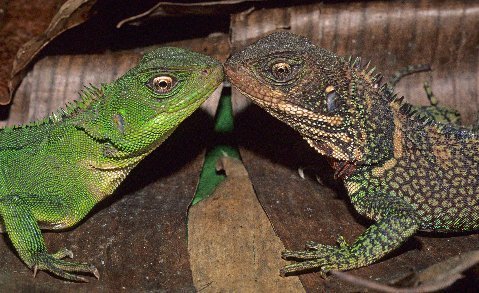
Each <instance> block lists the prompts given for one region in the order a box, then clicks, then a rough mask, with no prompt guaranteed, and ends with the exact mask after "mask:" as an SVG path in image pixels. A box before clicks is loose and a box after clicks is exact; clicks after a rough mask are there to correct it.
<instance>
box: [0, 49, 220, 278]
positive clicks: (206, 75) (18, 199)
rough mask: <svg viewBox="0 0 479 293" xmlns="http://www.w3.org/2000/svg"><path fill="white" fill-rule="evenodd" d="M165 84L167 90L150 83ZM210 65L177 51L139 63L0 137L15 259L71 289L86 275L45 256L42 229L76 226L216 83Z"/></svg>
mask: <svg viewBox="0 0 479 293" xmlns="http://www.w3.org/2000/svg"><path fill="white" fill-rule="evenodd" d="M155 78H156V80H158V78H160V79H162V78H167V79H170V78H171V80H172V81H173V82H172V83H171V84H170V85H168V84H161V86H163V87H164V88H161V89H160V90H159V86H160V85H158V84H154V83H153V82H152V81H153V80H154V79H155ZM222 80H223V72H222V68H221V64H220V63H218V62H217V61H216V60H214V59H212V58H210V57H207V56H204V55H201V54H198V53H194V52H190V51H187V50H184V49H179V48H160V49H157V50H155V51H152V52H150V53H148V54H146V55H145V56H144V57H143V59H142V60H141V61H140V63H139V64H138V65H137V66H136V67H134V68H133V69H131V70H129V71H128V72H127V73H126V74H125V75H124V76H122V77H121V78H119V79H118V80H116V81H114V82H113V83H111V84H106V85H103V86H102V87H101V89H96V88H93V87H92V88H89V89H86V90H85V91H84V92H82V93H81V96H80V99H79V100H78V101H76V102H75V103H73V104H70V105H67V106H66V108H65V109H64V110H59V111H58V112H57V113H55V114H52V115H51V116H49V117H48V118H46V119H44V120H41V121H38V122H34V123H31V124H28V125H24V126H20V127H14V128H6V129H2V130H0V170H1V172H2V173H1V176H0V215H1V217H2V220H3V223H4V228H5V229H6V232H7V234H8V236H9V238H10V240H11V241H12V243H13V246H14V247H15V249H16V250H17V251H18V254H19V255H20V257H21V259H22V260H23V261H24V262H25V263H26V264H27V265H28V267H30V268H33V269H34V270H35V272H36V270H37V269H41V270H47V271H50V272H51V273H53V274H55V275H57V276H60V277H63V278H66V279H70V280H76V281H85V279H84V278H82V277H80V276H78V275H75V274H72V273H70V272H90V273H93V274H94V275H95V276H97V277H98V271H97V270H96V268H95V267H94V266H91V265H88V264H80V263H73V262H66V261H64V260H62V259H61V258H64V257H65V256H70V257H72V253H71V252H70V251H68V250H67V249H62V250H60V251H59V252H58V253H56V254H49V253H48V252H47V249H46V247H45V243H44V240H43V237H42V234H41V232H40V228H48V229H62V228H67V227H71V226H72V225H75V224H76V223H78V222H79V221H80V220H81V219H82V218H83V217H85V215H86V214H87V213H88V212H89V211H90V210H91V209H92V207H93V206H94V205H95V204H96V203H98V202H99V201H100V200H102V199H103V198H104V197H106V196H108V195H110V194H111V193H112V192H113V191H114V190H115V189H116V187H117V186H118V185H119V184H120V182H121V181H122V180H123V179H124V178H125V177H126V175H127V174H128V173H129V172H130V170H131V169H132V168H133V167H134V166H135V165H136V164H137V163H138V162H139V161H140V160H141V159H143V158H144V157H145V156H146V155H147V154H148V153H150V152H151V151H153V150H154V149H155V148H156V147H157V146H159V145H160V144H161V143H162V142H163V141H164V140H165V139H166V138H167V137H168V135H169V134H171V133H172V132H173V130H174V129H175V128H176V127H177V126H178V124H179V123H180V122H181V121H183V120H184V119H185V118H186V117H188V116H189V115H190V114H191V113H192V112H193V111H194V110H196V109H197V108H198V107H199V106H200V105H201V104H202V103H203V102H204V101H205V100H206V98H207V97H208V96H209V95H210V94H211V93H212V92H213V91H214V89H215V88H217V86H218V85H219V84H220V83H221V82H222Z"/></svg>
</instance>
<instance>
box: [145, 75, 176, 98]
mask: <svg viewBox="0 0 479 293" xmlns="http://www.w3.org/2000/svg"><path fill="white" fill-rule="evenodd" d="M148 84H149V86H150V87H151V88H152V89H153V90H154V91H155V92H157V93H158V94H166V93H168V92H170V91H171V90H172V89H173V87H174V86H175V84H176V80H175V79H174V78H172V77H171V76H167V75H162V76H157V77H154V78H153V79H152V80H151V81H150V82H149V83H148Z"/></svg>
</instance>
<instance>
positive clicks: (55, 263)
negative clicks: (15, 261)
mask: <svg viewBox="0 0 479 293" xmlns="http://www.w3.org/2000/svg"><path fill="white" fill-rule="evenodd" d="M65 257H69V258H73V253H72V252H71V251H70V250H68V249H66V248H63V249H60V250H59V251H58V252H56V253H54V254H48V253H46V252H40V253H37V254H35V256H34V261H33V263H34V264H33V266H32V267H33V277H35V276H36V274H37V271H38V270H45V271H48V272H51V273H52V274H54V275H56V276H59V277H61V278H65V279H67V280H71V281H76V282H85V283H88V280H87V279H85V278H83V277H81V276H78V275H75V274H71V273H69V272H81V273H91V274H93V275H94V276H95V277H96V278H97V279H100V273H99V272H98V269H97V268H95V267H94V266H93V265H90V264H86V263H77V262H68V261H65V260H63V258H65Z"/></svg>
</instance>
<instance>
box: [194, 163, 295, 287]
mask: <svg viewBox="0 0 479 293" xmlns="http://www.w3.org/2000/svg"><path fill="white" fill-rule="evenodd" d="M218 166H219V168H220V169H222V170H224V171H225V172H226V176H227V177H226V179H225V181H223V182H222V183H221V184H220V185H219V186H218V187H217V189H216V190H215V192H214V194H213V195H211V196H210V197H208V198H207V199H205V200H203V201H201V202H199V203H198V204H196V205H194V206H192V207H191V208H190V211H189V216H188V251H189V254H190V263H191V271H192V274H193V282H194V284H195V287H196V289H197V290H198V291H202V292H223V291H226V292H230V291H231V292H236V291H242V292H304V289H303V288H302V285H301V282H300V281H299V279H298V278H297V277H288V278H282V277H280V276H279V268H280V267H281V266H283V265H285V263H286V262H285V261H284V260H282V259H281V258H280V254H279V252H280V251H281V250H283V249H284V246H283V244H282V242H281V240H280V239H279V238H278V237H277V236H276V234H275V233H274V231H273V228H272V227H271V224H270V222H269V220H268V217H267V216H266V214H265V213H264V211H263V209H262V207H261V205H260V204H259V202H258V199H257V198H256V195H255V193H254V190H253V186H252V185H251V182H250V180H249V177H248V173H247V172H246V169H245V168H244V166H243V164H242V163H241V161H239V160H237V159H234V158H229V157H223V158H222V159H220V160H219V162H218Z"/></svg>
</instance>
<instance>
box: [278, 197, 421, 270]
mask: <svg viewBox="0 0 479 293" xmlns="http://www.w3.org/2000/svg"><path fill="white" fill-rule="evenodd" d="M358 202H360V203H358V204H355V207H356V209H357V210H358V211H359V212H360V213H361V214H366V215H368V216H370V217H371V218H374V219H376V220H377V222H376V223H375V224H373V225H371V226H370V227H369V228H368V229H366V231H365V232H364V233H363V234H361V235H360V236H359V237H358V238H357V239H356V241H354V243H353V244H351V245H348V244H347V243H346V242H345V241H344V240H343V239H342V237H341V238H340V241H339V245H338V246H332V245H322V244H316V243H313V242H309V243H308V244H307V245H306V247H307V248H308V249H309V250H305V251H284V252H283V253H282V256H283V258H287V259H295V260H298V261H299V262H298V263H295V264H291V265H287V266H285V267H284V268H283V269H281V275H283V276H284V275H286V274H288V273H292V272H298V271H304V270H311V269H315V268H319V269H320V270H321V271H322V272H328V271H330V270H350V269H355V268H359V267H363V266H366V265H369V264H371V263H374V262H376V261H378V260H379V259H381V258H382V257H383V256H385V255H386V254H387V253H389V252H390V251H392V250H394V249H395V248H397V247H399V246H400V245H401V244H402V243H403V242H404V241H405V240H406V239H408V238H409V237H411V236H412V235H414V233H415V232H416V231H417V230H418V228H419V220H418V218H417V216H416V214H415V212H414V211H413V209H412V208H411V207H410V206H409V205H408V204H407V203H405V202H404V201H403V200H401V199H399V198H397V197H379V198H376V197H368V198H362V199H361V200H360V201H358Z"/></svg>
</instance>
